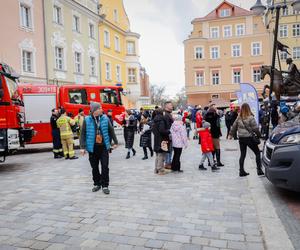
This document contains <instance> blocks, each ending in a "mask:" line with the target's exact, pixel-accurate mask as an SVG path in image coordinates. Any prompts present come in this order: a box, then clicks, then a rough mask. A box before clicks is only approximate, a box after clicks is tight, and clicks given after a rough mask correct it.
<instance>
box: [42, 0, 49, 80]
mask: <svg viewBox="0 0 300 250" xmlns="http://www.w3.org/2000/svg"><path fill="white" fill-rule="evenodd" d="M42 6H43V24H44V53H45V67H46V71H45V73H46V84H49V72H48V53H47V37H46V33H47V32H46V16H45V13H46V11H45V0H43V1H42Z"/></svg>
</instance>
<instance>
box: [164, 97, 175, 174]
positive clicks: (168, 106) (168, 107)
mask: <svg viewBox="0 0 300 250" xmlns="http://www.w3.org/2000/svg"><path fill="white" fill-rule="evenodd" d="M164 107H165V109H164V121H165V123H166V128H167V130H169V131H170V129H171V126H172V124H173V122H174V120H173V117H172V111H173V108H174V107H173V103H172V102H170V101H168V102H166V103H165V105H164ZM169 141H170V145H169V152H167V154H166V159H165V168H166V169H171V164H172V150H173V148H172V141H171V138H170V139H169Z"/></svg>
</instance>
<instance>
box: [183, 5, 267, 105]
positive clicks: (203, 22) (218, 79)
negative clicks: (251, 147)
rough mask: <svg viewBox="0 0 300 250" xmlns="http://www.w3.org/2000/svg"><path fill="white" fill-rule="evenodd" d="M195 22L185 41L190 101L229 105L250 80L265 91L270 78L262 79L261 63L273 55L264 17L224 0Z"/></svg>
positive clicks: (258, 88)
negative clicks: (241, 86)
mask: <svg viewBox="0 0 300 250" xmlns="http://www.w3.org/2000/svg"><path fill="white" fill-rule="evenodd" d="M192 24H193V31H192V33H191V35H190V36H189V38H188V39H187V40H185V41H184V47H185V84H186V91H187V96H188V102H189V104H193V105H197V104H201V105H202V106H206V105H207V104H208V103H209V102H210V101H213V102H214V103H216V104H217V105H218V106H220V107H221V106H222V107H226V106H229V103H230V101H232V100H235V99H236V95H235V92H236V91H237V90H239V89H240V86H239V84H240V83H251V84H252V85H253V86H255V88H256V89H257V90H258V92H262V89H263V87H264V85H265V84H267V83H268V81H269V79H268V77H266V78H265V80H264V81H262V80H261V79H260V71H261V70H260V67H261V66H262V65H264V64H266V65H270V59H271V55H270V35H269V32H268V31H267V30H266V28H265V26H264V23H263V19H262V17H259V16H255V15H253V14H252V13H251V12H250V11H248V10H246V9H243V8H240V7H238V6H236V5H233V4H231V3H230V2H227V1H223V2H222V3H221V4H220V5H219V6H217V7H216V8H215V9H214V10H213V11H212V12H210V13H209V14H208V15H206V16H205V17H201V18H196V19H194V20H193V21H192Z"/></svg>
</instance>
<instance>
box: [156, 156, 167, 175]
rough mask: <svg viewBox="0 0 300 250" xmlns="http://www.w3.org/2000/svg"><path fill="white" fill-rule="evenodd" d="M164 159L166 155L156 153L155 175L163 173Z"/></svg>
mask: <svg viewBox="0 0 300 250" xmlns="http://www.w3.org/2000/svg"><path fill="white" fill-rule="evenodd" d="M165 158H166V153H156V159H155V173H159V172H163V171H164V169H165V168H164V160H165Z"/></svg>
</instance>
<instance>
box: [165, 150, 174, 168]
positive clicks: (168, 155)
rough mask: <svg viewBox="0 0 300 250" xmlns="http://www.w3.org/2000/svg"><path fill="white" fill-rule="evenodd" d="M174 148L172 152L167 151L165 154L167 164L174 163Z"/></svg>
mask: <svg viewBox="0 0 300 250" xmlns="http://www.w3.org/2000/svg"><path fill="white" fill-rule="evenodd" d="M172 152H173V150H172V148H171V149H170V152H167V153H166V154H165V155H166V156H165V164H166V165H171V164H172Z"/></svg>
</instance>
